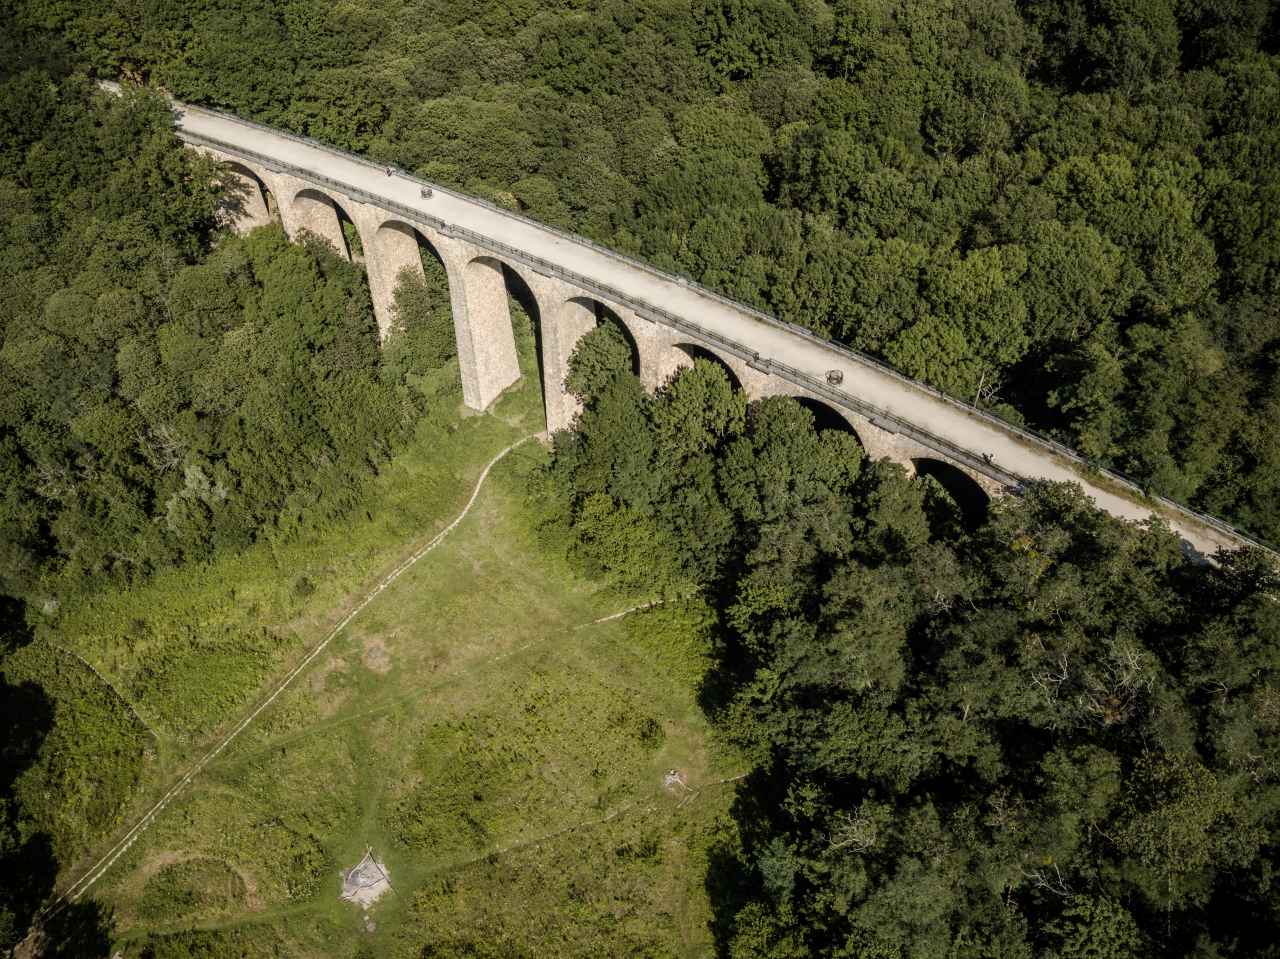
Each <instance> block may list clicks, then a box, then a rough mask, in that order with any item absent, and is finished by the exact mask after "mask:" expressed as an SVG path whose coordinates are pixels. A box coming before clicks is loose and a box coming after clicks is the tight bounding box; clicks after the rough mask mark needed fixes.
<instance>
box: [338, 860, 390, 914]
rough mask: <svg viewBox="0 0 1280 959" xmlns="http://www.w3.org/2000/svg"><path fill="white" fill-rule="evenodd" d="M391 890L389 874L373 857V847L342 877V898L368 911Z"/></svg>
mask: <svg viewBox="0 0 1280 959" xmlns="http://www.w3.org/2000/svg"><path fill="white" fill-rule="evenodd" d="M390 889H391V874H390V873H388V872H387V867H386V866H385V865H383V864H382V863H381V862H379V861H378V860H377V859H375V858H374V856H373V847H370V848H368V849H366V850H365V854H364V858H363V859H361V860H360V861H359V862H358V863H356V864H355V865H354V866H352V867H351V868H350V869H348V870H347V871H346V872H345V873H344V874H343V876H342V898H343V899H345V900H346V901H347V902H354V903H358V904H359V905H360V906H362V907H363V908H365V909H368V908H369V907H370V906H372V905H373V904H374V903H375V902H377V901H378V899H380V898H381V897H382V895H383V893H385V892H387V891H389V890H390Z"/></svg>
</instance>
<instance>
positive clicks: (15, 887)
mask: <svg viewBox="0 0 1280 959" xmlns="http://www.w3.org/2000/svg"><path fill="white" fill-rule="evenodd" d="M30 641H31V632H30V630H29V629H28V628H27V625H26V618H25V615H24V610H23V606H22V603H20V602H19V601H17V600H15V599H12V598H10V597H0V729H3V730H4V731H5V732H4V736H3V738H0V952H4V951H5V950H8V949H10V948H13V947H14V946H15V945H17V944H18V943H20V942H21V943H22V945H21V946H20V947H19V948H18V949H17V951H16V952H15V956H19V957H23V959H26V957H36V956H50V957H53V956H56V957H61V956H76V957H85V959H92V957H95V956H106V955H108V950H109V949H110V930H111V920H110V916H109V915H108V914H107V912H106V911H105V910H104V908H103V907H102V906H101V905H100V904H98V903H96V902H77V903H69V904H67V905H65V906H64V907H63V908H61V909H59V910H57V911H51V912H50V914H49V915H47V916H45V917H43V918H38V916H39V913H40V910H41V909H42V908H43V907H44V906H45V905H46V903H48V902H49V901H50V899H51V898H52V896H53V890H54V884H55V882H56V880H57V877H58V860H57V857H56V856H55V855H54V851H53V842H52V839H51V837H50V836H49V835H48V833H45V832H40V831H37V832H34V833H30V834H28V835H26V836H25V838H24V833H27V831H28V828H29V826H28V824H27V823H26V822H25V821H24V820H26V819H27V813H26V811H25V810H24V809H23V807H22V804H21V802H20V799H19V797H18V796H16V795H15V791H14V790H15V786H16V784H17V782H18V779H19V778H20V777H21V776H22V774H23V773H24V772H25V771H26V770H27V769H29V768H30V767H31V766H32V765H33V764H34V763H35V762H36V761H37V759H38V758H39V754H40V748H41V746H43V744H44V741H45V738H46V737H47V736H48V735H49V733H50V731H51V730H52V729H53V724H54V721H55V715H54V707H53V703H52V702H51V701H50V699H49V697H48V696H47V695H46V694H45V691H44V689H42V688H41V687H40V686H38V685H37V684H35V683H30V682H24V683H11V682H9V680H8V677H7V676H6V673H5V660H6V658H7V657H8V655H9V654H10V653H12V652H14V651H15V650H17V649H20V648H21V647H22V646H25V645H26V644H27V643H29V642H30ZM24 827H27V828H24ZM33 924H35V925H38V926H39V930H38V931H37V932H35V933H34V934H32V935H30V936H28V933H29V932H30V931H31V930H32V927H33ZM24 940H25V941H24Z"/></svg>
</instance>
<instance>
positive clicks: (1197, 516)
mask: <svg viewBox="0 0 1280 959" xmlns="http://www.w3.org/2000/svg"><path fill="white" fill-rule="evenodd" d="M174 109H175V112H176V113H177V114H178V116H179V119H180V115H181V111H182V110H186V109H190V110H198V111H201V112H204V113H209V114H213V115H215V116H220V117H224V118H225V119H228V120H231V121H234V122H236V123H239V124H243V125H246V126H250V127H253V128H255V129H258V130H261V131H263V132H265V133H269V134H271V135H273V136H278V137H283V138H285V139H288V140H293V141H295V142H298V143H302V144H305V145H306V146H308V147H311V148H313V149H317V150H321V151H323V152H326V153H330V154H334V155H337V156H340V157H343V158H345V159H347V160H349V161H351V162H354V163H357V164H359V165H361V166H365V167H368V168H370V169H373V170H379V171H382V170H385V168H386V166H385V164H378V163H375V162H374V161H372V160H368V159H366V158H364V157H361V156H358V155H357V154H354V153H349V152H347V151H345V150H340V149H337V148H335V147H332V146H328V145H326V144H323V143H320V142H318V141H316V140H313V139H311V138H310V137H304V136H300V135H298V134H295V133H289V132H288V131H282V130H277V129H274V128H272V127H268V126H266V125H264V124H261V123H257V122H255V121H252V120H245V119H243V118H241V117H237V116H235V115H233V114H229V113H225V112H223V111H220V110H212V109H208V108H205V107H191V106H188V105H186V104H178V103H175V104H174ZM178 134H179V136H180V138H181V139H183V140H186V141H189V142H195V143H203V144H205V145H208V146H211V147H214V148H216V149H218V150H221V151H223V152H226V153H231V154H234V155H238V156H241V157H244V158H245V159H250V160H253V161H254V162H256V163H259V164H261V165H262V166H264V167H266V168H267V169H270V170H275V171H278V172H287V173H292V174H294V175H298V176H302V177H305V178H307V179H309V180H311V181H312V182H315V183H320V184H323V185H325V186H328V187H330V188H331V189H334V190H336V191H338V192H341V193H343V194H345V195H347V196H349V197H351V198H352V199H357V200H360V201H362V202H365V203H368V204H370V205H373V206H377V207H381V208H383V209H386V210H390V211H392V212H395V213H397V214H398V215H400V216H402V217H404V218H405V219H406V220H409V221H411V222H420V223H425V224H428V225H430V226H431V227H432V228H433V229H435V230H438V231H439V232H441V233H443V234H444V235H446V236H451V237H457V238H460V239H464V240H467V241H468V242H471V243H473V244H475V245H476V246H480V247H484V248H487V249H490V250H492V251H494V252H500V253H502V254H503V255H505V256H508V257H510V258H512V259H515V260H517V261H518V262H522V263H525V264H527V265H529V266H530V267H532V268H534V269H535V270H537V271H538V272H540V273H544V274H548V275H552V276H557V277H559V278H561V279H564V280H566V281H568V282H571V283H573V284H574V285H575V286H580V287H582V288H583V289H585V290H588V291H591V292H594V293H596V294H597V295H599V296H601V297H602V298H604V299H607V300H612V301H614V302H617V303H620V304H624V305H626V306H628V307H630V308H631V309H633V310H635V311H636V312H637V313H640V314H641V315H644V316H647V317H649V318H651V319H654V320H656V321H658V322H660V323H663V324H664V325H666V326H670V327H673V328H675V329H679V330H683V331H686V332H689V333H691V334H693V335H695V336H697V337H698V338H699V339H701V340H703V341H705V342H711V343H716V344H718V345H720V346H721V347H722V348H724V349H726V350H728V351H729V352H731V353H733V354H734V355H736V356H739V357H741V358H743V359H745V360H747V361H748V362H749V363H751V364H752V365H753V366H755V367H756V368H758V369H762V370H767V371H768V372H772V373H776V374H778V375H780V376H782V377H783V378H784V379H787V380H789V381H791V382H793V383H795V384H796V385H797V386H800V387H802V388H804V389H806V390H809V391H810V392H813V393H816V394H818V395H820V396H825V397H826V398H828V399H830V400H832V401H833V402H835V403H837V404H838V405H840V406H843V407H845V408H847V409H852V410H854V411H855V412H858V413H860V414H862V415H864V416H866V417H867V418H868V419H871V420H872V421H873V422H875V423H876V424H877V425H882V426H884V427H885V428H886V429H889V430H890V431H891V432H895V433H901V434H903V435H905V436H910V437H911V438H912V439H915V440H917V441H918V442H920V443H922V444H923V445H925V446H927V447H930V448H932V449H934V450H937V451H938V452H939V453H942V454H943V455H945V456H947V457H949V458H952V459H955V460H957V461H958V462H961V463H963V464H965V465H966V466H968V467H969V468H971V469H973V470H975V471H977V472H980V473H982V474H983V475H986V476H988V477H990V478H991V479H993V480H995V481H996V482H998V483H1001V484H1003V485H1006V486H1014V487H1016V486H1018V485H1020V484H1021V479H1020V478H1019V477H1017V476H1016V475H1015V474H1012V473H1009V472H1007V471H1005V470H1003V469H1001V468H1000V467H998V466H997V465H995V464H993V463H989V462H987V461H986V460H984V459H982V458H980V457H977V456H975V455H973V454H972V453H971V452H969V451H968V450H966V449H964V448H962V447H960V446H958V445H956V444H954V443H952V442H951V441H950V440H947V439H945V438H943V437H941V436H938V435H936V434H934V433H932V432H930V431H929V430H926V429H924V428H922V427H920V426H917V425H916V424H914V423H911V422H908V421H906V420H903V419H902V418H901V417H899V416H897V415H895V414H893V413H891V412H889V411H888V410H885V409H882V408H880V407H877V406H876V405H875V404H872V403H868V402H867V401H865V400H863V399H861V398H859V397H855V396H853V395H851V394H849V393H846V392H844V391H843V390H837V389H834V388H832V387H831V386H829V385H828V384H827V383H826V382H825V381H824V380H821V379H819V378H817V377H814V376H812V375H811V374H808V373H805V372H804V371H803V370H798V369H796V368H795V367H792V366H788V365H786V364H784V363H780V362H778V361H777V360H773V359H771V358H767V357H761V356H760V354H759V353H758V352H757V351H755V350H752V349H751V348H750V347H748V346H746V345H744V344H742V343H740V342H737V341H735V340H733V339H730V338H729V337H725V336H723V335H721V334H718V333H716V332H714V331H712V330H708V329H706V328H704V327H702V326H699V325H698V324H696V323H692V322H690V321H689V320H686V319H684V318H683V317H678V316H675V315H674V314H672V313H669V312H668V311H666V310H664V309H663V308H662V307H659V306H657V305H655V304H652V303H648V302H647V301H644V300H641V299H639V298H637V297H634V296H632V295H631V294H627V293H624V292H622V291H621V290H618V289H617V288H615V287H612V286H610V285H609V284H606V283H602V282H600V281H598V280H595V279H592V278H591V277H587V276H583V275H582V274H580V273H577V272H575V271H573V270H569V269H566V268H564V267H562V266H559V265H558V264H555V263H552V262H550V261H548V260H544V259H542V258H541V257H538V256H536V255H534V254H531V253H528V252H526V251H524V250H521V249H518V248H516V247H513V246H510V245H509V244H506V243H503V242H502V241H501V240H497V239H494V238H493V237H489V236H485V235H483V234H479V233H476V232H475V231H473V230H469V229H467V228H466V227H461V226H458V225H457V224H453V223H449V222H448V221H445V220H442V219H440V218H439V217H435V216H432V215H431V214H429V213H426V212H424V211H422V210H418V209H415V208H413V207H410V206H406V205H404V204H401V203H398V202H397V201H394V200H389V199H387V198H386V197H382V196H379V195H377V194H374V193H370V192H368V191H367V190H364V189H361V188H360V187H357V186H354V185H352V184H349V183H345V182H342V181H340V180H335V179H333V178H331V177H328V176H326V175H324V174H322V173H319V172H317V171H315V170H310V169H307V168H304V167H298V166H295V165H293V164H290V163H287V162H284V161H281V160H278V159H276V158H274V157H270V156H267V155H265V154H262V153H258V152H256V151H254V150H251V149H248V148H246V147H242V146H239V145H238V144H234V143H228V142H226V141H223V140H220V139H217V138H214V137H207V136H204V135H202V134H196V133H192V132H190V131H186V130H183V129H182V128H181V127H180V126H179V128H178ZM396 172H397V175H399V176H400V177H401V178H402V179H404V180H408V181H409V182H411V183H415V184H418V185H419V186H423V187H428V188H430V189H431V190H433V191H439V192H441V193H445V194H448V195H450V196H453V197H456V198H458V199H460V200H463V201H466V202H468V203H474V204H478V205H480V206H483V207H485V208H487V209H490V210H493V211H495V212H497V213H500V214H502V215H503V216H506V217H511V218H512V219H515V220H519V221H521V222H523V223H526V224H528V225H530V226H533V227H535V228H537V229H538V230H541V231H543V232H545V233H549V234H551V235H553V236H556V237H558V238H560V239H563V240H567V241H569V242H572V243H575V244H577V245H579V246H585V247H588V248H590V249H592V250H595V251H597V252H599V253H601V254H603V255H605V256H608V257H610V258H612V259H614V260H619V261H622V262H624V263H626V264H627V265H629V266H631V267H634V268H635V269H639V270H642V271H644V272H645V273H648V274H649V275H651V276H654V277H657V278H659V279H662V280H664V281H667V282H672V281H674V282H676V283H679V284H680V285H682V286H685V287H687V288H689V289H692V290H693V291H694V292H696V293H698V294H699V295H701V296H703V297H706V298H708V299H710V300H714V301H715V302H718V303H720V304H723V305H725V306H727V307H729V308H731V309H733V310H734V311H736V312H739V313H742V314H746V315H747V316H750V317H751V318H753V319H755V320H758V321H759V322H762V323H765V324H767V325H769V326H771V327H774V328H776V329H780V330H783V331H785V332H787V333H789V334H792V335H794V336H799V337H802V338H804V339H806V340H809V341H810V342H813V343H815V344H818V345H820V346H822V347H823V348H824V349H827V350H830V351H832V352H835V353H838V354H840V355H841V356H843V357H845V358H846V359H848V360H851V361H853V362H855V363H858V364H860V365H862V366H866V367H869V368H871V369H874V370H875V371H876V372H878V373H880V374H882V375H884V376H888V377H890V378H892V379H894V380H896V381H897V382H899V383H901V384H903V385H905V386H907V387H908V388H910V389H912V390H915V391H918V392H922V393H925V394H928V395H929V396H932V397H933V398H935V399H937V400H940V401H941V402H943V403H946V404H947V405H948V406H950V407H952V408H954V409H956V410H958V411H960V412H962V413H964V414H965V415H967V416H972V417H976V418H977V419H979V420H982V421H984V422H986V423H987V424H988V425H990V426H992V427H994V428H996V429H998V430H999V431H1001V432H1004V433H1008V434H1012V435H1014V436H1017V437H1019V438H1020V439H1022V440H1023V441H1024V442H1027V443H1029V444H1031V445H1033V446H1038V447H1041V448H1045V449H1048V450H1050V451H1052V452H1053V453H1055V454H1057V455H1058V456H1060V457H1062V458H1064V459H1066V460H1068V461H1069V462H1070V463H1071V464H1072V465H1073V466H1075V467H1077V468H1078V469H1079V470H1080V471H1081V472H1082V473H1083V475H1084V477H1088V476H1098V477H1101V478H1103V479H1105V481H1107V482H1108V483H1109V484H1111V485H1115V486H1120V487H1122V488H1123V489H1125V490H1127V491H1129V492H1130V493H1131V494H1132V495H1133V496H1134V497H1135V498H1136V499H1138V500H1140V501H1148V502H1150V503H1151V504H1153V508H1154V507H1159V508H1161V509H1163V510H1164V511H1166V512H1170V513H1174V514H1177V515H1180V516H1183V517H1185V518H1187V519H1191V520H1194V521H1196V522H1198V523H1200V524H1202V525H1203V526H1206V527H1209V528H1211V529H1213V530H1216V531H1217V532H1219V533H1221V534H1223V535H1225V536H1228V537H1230V538H1233V539H1235V540H1238V541H1239V542H1240V543H1241V544H1245V545H1249V546H1254V547H1257V548H1259V549H1265V550H1267V551H1268V552H1275V550H1273V549H1272V548H1271V547H1270V546H1269V545H1264V544H1263V543H1260V542H1259V541H1258V540H1256V539H1255V538H1254V537H1252V536H1250V535H1249V534H1247V533H1245V532H1244V531H1243V530H1240V529H1238V528H1236V527H1235V526H1232V525H1231V524H1230V523H1227V522H1225V521H1223V520H1221V519H1219V518H1217V517H1215V516H1210V515H1209V514H1207V513H1202V512H1200V511H1199V510H1196V509H1193V508H1192V507H1190V506H1186V505H1184V504H1182V503H1178V502H1176V501H1174V500H1171V499H1169V498H1168V497H1166V496H1162V495H1160V494H1157V493H1151V492H1149V491H1148V490H1147V489H1145V488H1144V487H1143V486H1142V485H1141V484H1140V483H1139V482H1138V481H1137V480H1135V479H1133V478H1132V477H1129V476H1126V475H1125V474H1123V473H1121V472H1120V471H1118V470H1114V469H1111V468H1108V467H1103V466H1099V465H1097V464H1095V463H1092V462H1090V461H1089V460H1087V459H1086V458H1085V457H1084V456H1082V455H1081V454H1080V453H1078V452H1077V451H1076V450H1073V449H1072V448H1071V447H1069V446H1066V445H1064V444H1063V443H1060V442H1059V441H1057V440H1055V439H1053V438H1052V437H1050V436H1046V435H1044V434H1042V433H1039V432H1037V431H1035V430H1031V429H1028V428H1026V427H1023V426H1019V425H1017V424H1014V423H1011V422H1009V421H1008V420H1005V419H1003V418H1002V417H999V416H996V415H994V414H992V413H989V412H987V411H986V410H982V409H979V408H978V407H976V406H974V405H973V404H971V403H968V402H965V401H964V400H961V399H958V398H956V397H954V396H952V395H950V394H948V393H945V392H943V391H942V390H939V389H937V388H936V387H933V386H930V385H928V384H927V383H921V382H920V381H918V380H914V379H912V378H911V377H908V376H906V375H904V374H902V373H900V372H899V371H897V370H895V369H894V368H893V367H891V366H888V365H887V364H885V363H882V362H880V361H879V360H877V359H875V358H874V357H871V356H868V355H867V354H865V353H861V352H859V351H858V350H854V349H851V348H850V347H847V346H845V345H843V344H840V343H834V342H832V341H830V340H826V339H823V338H822V337H821V336H819V335H818V334H816V333H814V332H813V331H812V330H809V329H807V328H805V327H803V326H800V325H798V324H795V323H790V322H787V321H785V320H781V319H779V318H778V317H775V316H772V315H771V314H769V313H766V312H764V311H763V310H759V309H756V308H755V307H752V306H749V305H747V304H745V303H740V302H738V301H736V300H733V299H730V298H729V297H726V296H724V295H723V294H720V293H717V292H716V291H714V290H711V289H708V288H707V287H705V286H703V285H702V284H700V283H697V282H696V281H694V280H691V279H689V278H688V277H685V276H673V275H671V274H669V273H664V272H663V271H661V270H659V269H657V268H656V267H653V266H651V265H649V264H647V263H644V262H643V261H640V260H637V259H635V258H634V257H630V256H627V255H626V254H623V253H618V252H616V251H614V250H610V249H608V248H607V247H603V246H601V245H600V244H598V243H595V242H593V241H591V240H588V239H586V238H583V237H579V236H575V235H573V234H571V233H567V232H565V231H563V230H559V229H556V228H554V227H549V226H547V225H545V224H542V223H539V222H538V221H536V220H534V219H531V218H530V217H527V216H524V215H523V214H521V213H517V212H515V211H512V210H508V209H506V208H505V207H501V206H498V205H497V204H495V203H492V202H490V201H488V200H483V199H480V198H478V197H473V196H469V195H468V194H465V193H462V192H460V191H457V190H453V189H451V188H449V187H442V186H440V185H438V184H435V183H431V182H429V181H427V180H423V179H421V178H420V177H416V176H413V175H412V174H408V173H405V172H404V171H400V170H397V171H396Z"/></svg>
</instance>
